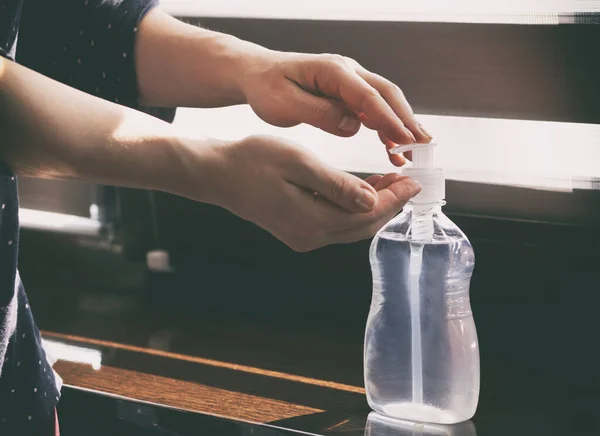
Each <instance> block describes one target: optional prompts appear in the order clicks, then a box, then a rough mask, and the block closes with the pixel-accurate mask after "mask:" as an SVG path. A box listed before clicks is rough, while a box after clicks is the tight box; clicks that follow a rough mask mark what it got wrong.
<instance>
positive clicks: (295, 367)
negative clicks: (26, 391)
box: [21, 221, 600, 436]
mask: <svg viewBox="0 0 600 436" xmlns="http://www.w3.org/2000/svg"><path fill="white" fill-rule="evenodd" d="M459 225H460V226H461V228H463V230H465V231H466V232H467V234H469V235H470V236H472V238H471V239H472V242H473V245H474V247H475V250H476V255H477V266H476V272H475V275H474V277H473V281H472V287H471V295H472V305H473V312H474V314H475V321H476V324H477V328H478V334H479V340H480V347H481V370H482V380H481V396H480V404H479V408H478V411H477V414H476V415H475V418H474V419H473V424H474V426H475V427H476V432H477V434H478V435H479V436H496V435H502V436H505V435H507V434H510V435H514V436H519V435H538V434H544V435H547V436H553V435H561V436H562V435H597V434H600V413H599V412H598V410H599V409H600V372H599V371H598V368H599V367H600V365H599V360H600V359H599V356H600V353H599V348H598V345H597V343H598V341H597V338H596V337H597V334H596V332H597V331H598V309H597V308H598V307H599V306H600V293H599V292H598V291H599V290H600V269H599V268H598V264H599V263H598V261H599V260H600V257H599V255H598V251H597V247H598V246H599V245H598V244H597V241H598V239H597V236H598V234H597V232H596V233H594V232H592V231H591V230H589V229H588V230H586V229H584V230H573V229H569V228H566V227H565V228H563V227H558V228H552V229H547V231H546V230H541V229H540V227H539V226H538V227H536V230H535V232H537V233H538V234H539V235H541V238H538V240H537V241H536V240H528V241H525V240H524V239H523V238H521V237H520V236H519V234H518V232H517V233H515V232H516V230H515V231H513V230H510V231H509V230H506V229H503V228H501V227H495V226H488V225H487V224H486V226H483V227H481V226H480V227H477V225H479V224H474V223H471V224H469V223H468V222H466V221H463V222H461V223H459ZM530 230H531V229H530ZM535 232H531V231H529V230H528V231H527V232H526V233H527V234H528V235H531V234H532V233H535ZM486 235H490V237H489V238H488V237H486ZM492 235H495V236H497V237H496V238H492V237H491V236H492ZM539 235H538V236H539ZM586 235H587V236H586ZM32 245H35V246H36V247H37V248H38V249H41V250H42V251H41V252H40V253H41V254H37V255H33V254H32V255H31V257H29V258H25V257H23V258H22V266H21V272H22V276H23V279H24V281H25V284H26V286H27V288H28V293H29V295H30V300H31V304H32V307H33V310H34V313H35V314H36V316H37V319H38V322H39V324H40V327H41V329H42V330H43V335H44V338H45V339H47V340H52V341H56V342H58V343H66V344H71V345H76V346H78V347H80V348H79V350H77V349H70V351H68V350H67V351H66V352H65V351H63V352H62V354H63V358H64V360H61V361H59V362H58V363H57V365H56V368H57V370H58V372H59V373H60V374H61V375H62V376H63V378H64V380H65V383H66V384H67V386H68V387H67V388H65V396H64V401H63V402H62V403H61V405H60V408H59V413H60V415H61V420H62V421H63V429H64V434H65V435H67V436H68V435H70V434H90V435H95V434H100V433H101V430H104V433H102V434H115V435H119V434H140V435H142V434H144V435H145V434H148V435H153V434H165V435H167V434H168V435H192V434H205V433H211V434H214V433H216V434H244V435H246V434H253V435H254V434H257V435H262V434H267V433H268V434H269V435H277V434H284V433H285V431H284V430H280V428H282V429H286V430H287V431H298V432H308V433H313V434H322V435H334V434H338V433H344V434H352V435H359V434H360V435H363V434H365V424H366V422H367V416H368V414H369V409H368V406H367V404H366V401H365V397H364V389H363V381H362V341H363V329H364V323H365V320H366V314H367V311H368V302H369V296H370V285H369V278H368V264H367V265H366V266H365V260H366V258H365V252H366V249H367V247H368V245H367V244H356V245H352V246H345V247H337V248H336V247H334V248H331V249H326V250H323V251H319V252H318V253H315V254H309V255H298V256H296V255H290V257H287V258H284V259H283V260H281V262H280V263H279V264H277V263H274V262H275V260H274V259H271V258H260V259H256V258H251V257H235V256H231V255H230V256H229V257H228V258H227V262H224V261H223V258H220V257H219V255H217V254H214V257H213V258H212V259H208V258H204V259H202V260H201V261H199V260H197V259H194V260H193V262H192V261H190V264H189V268H186V267H185V263H184V264H181V267H180V270H179V272H178V274H177V277H158V276H152V277H150V278H149V281H148V282H147V283H146V286H141V287H136V286H123V287H121V288H115V287H108V286H104V285H97V286H90V285H89V282H88V283H87V284H85V285H82V284H81V283H78V282H77V280H75V278H77V277H79V276H82V275H85V274H84V273H83V272H82V271H89V269H85V268H83V267H82V266H81V265H80V264H77V262H76V261H75V260H73V259H75V258H76V257H75V256H73V255H72V254H68V253H67V252H66V251H65V250H64V247H61V248H60V253H61V255H60V258H56V259H55V258H53V257H52V256H48V253H49V251H48V250H50V251H52V250H55V251H56V250H58V248H57V245H56V240H55V239H52V237H47V238H46V239H45V238H39V237H36V239H35V240H34V239H32V236H31V235H27V234H25V235H24V238H23V245H22V248H23V249H22V251H26V252H30V250H28V247H31V246H32ZM40 247H41V248H40ZM44 247H46V248H44ZM88 249H89V247H88ZM44 250H46V251H44ZM56 252H57V253H58V251H56ZM36 256H38V257H39V259H42V258H43V259H44V260H45V261H44V262H43V263H44V265H41V264H40V262H34V260H35V258H36ZM86 256H87V257H88V258H95V259H96V263H95V268H96V269H98V270H102V268H103V267H104V266H106V265H109V264H110V268H109V267H106V268H107V270H112V271H118V274H119V275H120V276H127V274H129V276H128V277H133V276H134V275H135V274H134V272H131V271H129V273H127V274H126V273H125V269H119V268H117V267H116V266H115V265H114V264H111V263H110V262H109V261H107V260H106V257H107V255H105V254H100V252H97V253H96V254H93V253H92V254H90V253H88V254H86ZM94 256H95V257H94ZM261 256H262V255H261ZM265 256H266V255H265ZM79 257H82V255H80V256H79ZM84 257H85V256H84ZM68 259H71V263H69V265H71V268H72V269H71V270H70V271H69V272H68V274H67V273H64V274H67V275H66V276H65V277H66V278H65V277H63V279H60V278H56V277H54V279H56V280H55V281H49V280H48V276H47V275H45V274H42V270H43V269H44V268H48V269H52V270H54V266H53V263H54V262H58V263H60V262H65V260H68ZM340 259H341V260H340ZM324 262H325V263H324ZM287 264H290V266H289V267H285V265H287ZM103 265H104V266H103ZM274 265H277V267H275V266H274ZM82 268H83V269H82ZM199 269H201V273H199V272H198V270H199ZM365 274H366V275H365ZM54 279H53V280H54ZM133 282H134V280H133V279H132V280H131V283H133ZM286 283H287V287H285V286H284V285H286ZM55 345H56V344H55ZM81 347H84V348H85V349H87V350H88V354H90V353H89V352H90V350H96V354H95V356H96V357H95V358H97V357H98V356H101V364H100V365H99V366H98V365H97V366H96V367H95V368H94V367H93V366H92V365H90V363H89V362H88V363H85V362H81V361H85V360H89V359H88V358H87V357H86V358H82V357H77V353H74V352H73V351H78V352H79V354H81V351H85V350H81ZM92 354H93V352H92ZM77 360H79V362H77ZM82 389H83V390H82ZM106 395H116V396H119V399H117V398H111V397H108V396H106ZM134 400H138V401H141V402H142V403H143V407H142V406H139V407H141V409H140V410H141V412H139V413H138V412H137V408H138V404H137V403H135V402H133V403H132V401H134ZM148 403H151V404H155V405H156V406H154V405H150V404H148ZM85 404H90V405H91V404H93V405H95V406H94V407H92V408H85V407H84V405H85ZM160 406H163V407H160ZM178 410H179V411H178ZM182 410H186V411H187V412H183V411H182ZM134 411H135V413H134ZM139 415H141V416H139ZM248 422H252V423H253V424H248ZM89 423H93V424H94V425H93V426H91V427H93V429H92V428H89V427H90V426H89ZM154 423H158V428H155V427H156V426H154V425H153V424H154ZM96 424H97V425H96ZM375 424H377V425H376V426H375V427H377V428H380V427H381V426H382V425H383V426H384V428H385V429H386V430H381V429H379V430H377V428H375V429H373V426H372V427H371V429H370V430H369V432H368V434H369V435H370V436H375V435H379V434H382V435H383V434H385V435H386V436H387V435H388V434H389V435H391V434H403V433H402V431H405V430H401V429H396V430H393V429H392V430H390V429H389V425H387V426H386V425H385V424H381V423H378V422H376V423H375ZM104 425H106V426H108V427H103V426H104ZM81 426H83V427H86V428H87V430H86V431H80V429H81V428H83V427H81ZM109 427H110V432H109V430H108V428H109ZM134 429H135V430H134ZM436 431H437V433H436ZM463 431H464V429H462V430H461V429H460V428H451V429H437V430H435V429H434V431H433V434H464V433H463ZM466 431H468V432H470V431H472V430H469V429H467V430H466ZM440 432H441V433H440ZM444 432H445V433H444ZM408 434H412V433H408ZM415 434H421V433H415ZM423 434H427V432H425V433H423Z"/></svg>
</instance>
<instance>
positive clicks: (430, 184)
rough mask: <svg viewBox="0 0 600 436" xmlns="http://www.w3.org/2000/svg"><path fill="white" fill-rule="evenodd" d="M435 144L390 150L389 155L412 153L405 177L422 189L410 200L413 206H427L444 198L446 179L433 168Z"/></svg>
mask: <svg viewBox="0 0 600 436" xmlns="http://www.w3.org/2000/svg"><path fill="white" fill-rule="evenodd" d="M436 145H437V144H436V143H434V142H432V143H429V144H408V145H399V146H397V147H394V148H392V149H391V150H390V153H391V154H400V153H403V152H406V151H412V153H413V161H412V167H408V168H405V169H404V170H403V172H402V174H404V175H405V176H408V177H410V178H411V179H414V180H416V181H418V182H419V183H420V184H421V186H422V187H423V189H422V190H421V192H420V193H419V194H418V195H416V196H415V198H413V199H412V202H413V204H429V203H437V202H440V201H443V200H444V198H445V197H446V179H445V178H444V171H443V170H442V169H441V168H435V167H434V166H433V149H434V147H435V146H436Z"/></svg>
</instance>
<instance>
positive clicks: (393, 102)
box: [357, 67, 432, 142]
mask: <svg viewBox="0 0 600 436" xmlns="http://www.w3.org/2000/svg"><path fill="white" fill-rule="evenodd" d="M357 72H358V75H359V76H360V77H362V78H363V79H364V80H365V81H366V82H367V83H368V84H369V85H371V86H372V87H373V88H375V89H376V90H377V91H378V92H379V93H380V94H381V96H382V97H383V99H384V100H385V101H386V103H387V104H388V105H389V106H390V107H391V108H392V110H393V111H394V113H395V114H396V115H397V116H398V117H399V118H400V119H401V120H402V122H403V123H404V125H405V126H406V127H408V128H409V129H410V131H411V132H412V133H413V134H414V136H415V137H416V138H417V140H418V141H419V142H430V141H431V139H432V137H431V135H430V134H429V133H428V132H427V131H426V130H425V129H424V128H423V126H422V125H421V123H419V121H418V120H417V118H416V117H415V113H414V112H413V110H412V107H411V105H410V103H409V102H408V100H407V99H406V96H405V95H404V92H402V90H401V89H400V88H399V87H398V86H397V85H395V84H393V83H392V82H390V81H389V80H387V79H386V78H384V77H381V76H380V75H378V74H375V73H373V72H371V71H369V70H366V69H365V68H363V67H359V68H358V71H357Z"/></svg>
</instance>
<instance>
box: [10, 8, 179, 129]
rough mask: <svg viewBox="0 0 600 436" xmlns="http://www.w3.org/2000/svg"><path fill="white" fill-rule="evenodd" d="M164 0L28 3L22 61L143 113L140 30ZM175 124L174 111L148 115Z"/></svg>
mask: <svg viewBox="0 0 600 436" xmlns="http://www.w3.org/2000/svg"><path fill="white" fill-rule="evenodd" d="M157 4H158V0H54V1H48V0H28V1H25V2H24V4H23V12H22V16H21V29H20V32H19V34H20V35H19V40H18V51H17V61H18V62H20V63H22V64H23V65H26V66H27V67H29V68H31V69H34V70H36V71H38V72H40V73H42V74H44V75H46V76H49V77H51V78H53V79H55V80H58V81H60V82H62V83H65V84H68V85H70V86H73V87H75V88H78V89H80V90H81V91H84V92H87V93H89V94H92V95H96V96H98V97H101V98H104V99H106V100H110V101H113V102H115V103H119V104H122V105H125V106H129V107H132V108H134V109H141V108H140V105H139V93H138V86H137V76H136V72H135V61H134V59H135V56H134V50H135V41H136V36H137V30H138V25H139V23H140V21H141V19H142V18H143V17H144V15H145V14H146V13H147V12H148V11H150V10H151V9H152V8H153V7H155V6H156V5H157ZM147 112H150V113H152V114H153V115H155V116H159V117H160V118H163V119H165V120H167V121H172V119H173V117H174V110H171V109H167V110H164V109H162V110H147Z"/></svg>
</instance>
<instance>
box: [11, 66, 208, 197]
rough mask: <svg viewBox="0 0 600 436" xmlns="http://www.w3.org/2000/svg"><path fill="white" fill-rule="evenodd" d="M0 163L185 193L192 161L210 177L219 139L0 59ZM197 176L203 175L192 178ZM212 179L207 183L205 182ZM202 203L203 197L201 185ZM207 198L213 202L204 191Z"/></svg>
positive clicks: (32, 172)
mask: <svg viewBox="0 0 600 436" xmlns="http://www.w3.org/2000/svg"><path fill="white" fill-rule="evenodd" d="M0 132H2V135H1V136H0V160H3V161H4V162H6V163H7V164H8V165H9V166H10V167H11V168H12V169H13V171H15V173H17V174H20V175H26V176H34V177H44V178H63V179H81V180H88V181H92V182H96V183H102V184H113V185H120V186H129V187H140V188H148V189H156V190H164V191H169V192H174V193H176V194H181V193H182V192H184V191H185V187H186V185H187V184H188V182H189V180H188V177H189V175H190V173H191V169H190V168H189V165H190V162H194V164H196V166H197V168H195V171H197V172H198V173H199V174H201V175H204V176H205V177H206V178H207V179H208V178H209V177H210V174H211V172H212V171H214V168H211V166H210V161H211V159H212V156H213V152H214V150H215V148H216V147H217V146H218V142H216V141H211V140H201V139H198V140H191V139H189V138H182V137H181V136H180V135H179V134H178V132H177V131H176V129H175V127H173V126H172V125H170V124H168V123H165V122H163V121H160V120H158V119H155V118H153V117H150V116H148V115H145V114H143V113H141V112H138V111H135V110H132V109H128V108H125V107H122V106H119V105H116V104H113V103H110V102H107V101H104V100H101V99H98V98H96V97H92V96H90V95H88V94H85V93H83V92H80V91H77V90H75V89H73V88H70V87H68V86H65V85H63V84H60V83H58V82H55V81H53V80H51V79H48V78H47V77H45V76H42V75H40V74H38V73H35V72H33V71H31V70H29V69H27V68H25V67H23V66H20V65H18V64H16V63H14V62H11V61H7V60H4V59H2V58H0ZM194 177H195V180H196V181H197V180H198V175H197V174H196V175H194ZM207 184H208V183H207ZM198 193H199V195H198V197H199V198H197V199H198V200H205V199H204V198H203V195H202V193H201V192H200V189H198ZM206 199H207V200H210V199H209V198H208V196H207V198H206Z"/></svg>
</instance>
